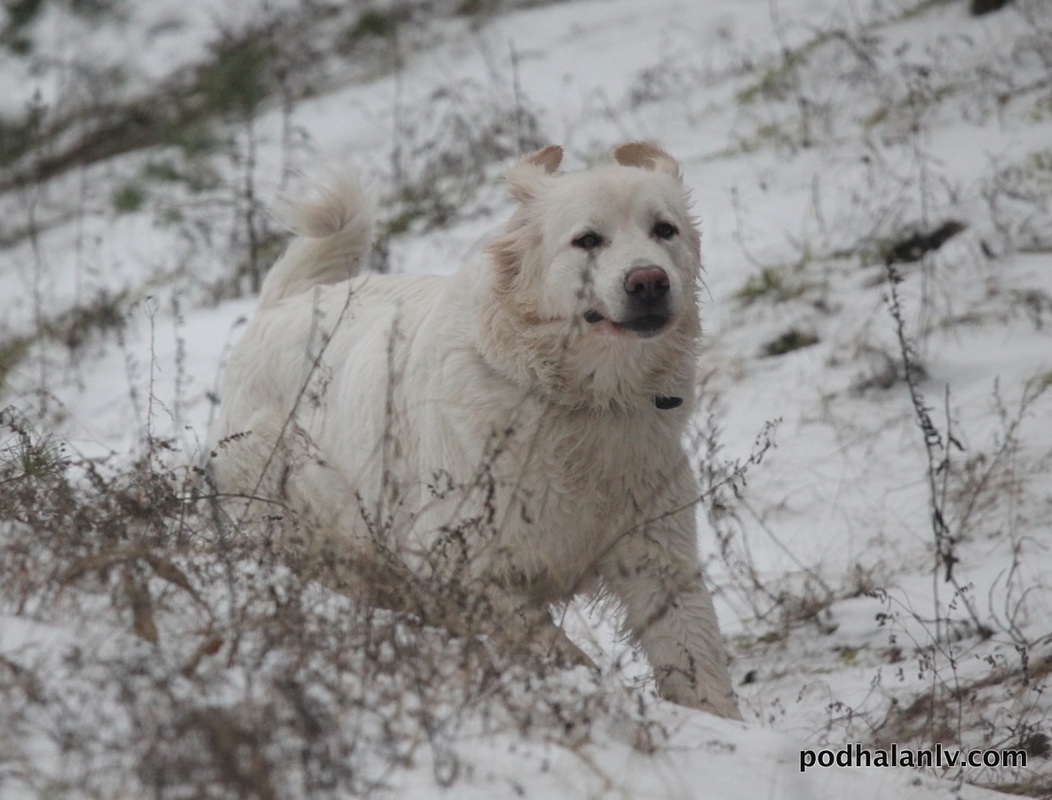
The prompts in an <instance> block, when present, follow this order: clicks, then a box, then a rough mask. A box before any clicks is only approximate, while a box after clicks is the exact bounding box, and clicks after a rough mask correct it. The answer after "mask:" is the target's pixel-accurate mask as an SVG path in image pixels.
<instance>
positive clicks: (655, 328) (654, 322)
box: [584, 309, 672, 337]
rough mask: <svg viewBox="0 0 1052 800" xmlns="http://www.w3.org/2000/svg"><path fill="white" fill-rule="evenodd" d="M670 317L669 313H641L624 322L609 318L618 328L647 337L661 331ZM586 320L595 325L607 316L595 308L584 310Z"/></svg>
mask: <svg viewBox="0 0 1052 800" xmlns="http://www.w3.org/2000/svg"><path fill="white" fill-rule="evenodd" d="M670 319H672V317H670V316H669V315H668V314H641V315H640V316H638V317H632V318H631V319H626V320H624V321H623V322H614V321H613V320H609V322H610V324H611V325H612V326H613V327H614V328H615V329H617V330H626V331H632V333H635V334H638V335H639V336H643V337H647V336H654V335H655V334H657V333H660V332H661V330H662V329H663V328H664V327H665V326H666V325H668V323H669V320H670ZM584 321H585V322H587V323H588V324H589V325H595V324H596V323H599V322H603V321H606V317H604V316H603V315H602V314H600V313H599V312H598V311H596V310H595V309H589V310H588V311H585V312H584Z"/></svg>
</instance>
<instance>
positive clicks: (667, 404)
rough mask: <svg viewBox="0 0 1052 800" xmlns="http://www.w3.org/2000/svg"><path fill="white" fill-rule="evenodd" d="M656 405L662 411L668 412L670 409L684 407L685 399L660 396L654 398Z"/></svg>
mask: <svg viewBox="0 0 1052 800" xmlns="http://www.w3.org/2000/svg"><path fill="white" fill-rule="evenodd" d="M654 405H655V406H657V407H658V409H659V410H661V411H668V410H669V409H670V408H679V407H680V406H681V405H683V398H682V397H670V396H668V395H664V394H659V395H655V397H654Z"/></svg>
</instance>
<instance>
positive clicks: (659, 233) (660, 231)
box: [651, 222, 679, 239]
mask: <svg viewBox="0 0 1052 800" xmlns="http://www.w3.org/2000/svg"><path fill="white" fill-rule="evenodd" d="M651 233H653V234H654V235H655V236H656V237H657V238H659V239H671V238H672V237H673V236H675V235H676V234H677V233H679V228H677V227H676V226H675V225H673V224H672V223H671V222H655V223H654V230H653V231H651Z"/></svg>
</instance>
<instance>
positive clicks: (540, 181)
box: [508, 144, 563, 203]
mask: <svg viewBox="0 0 1052 800" xmlns="http://www.w3.org/2000/svg"><path fill="white" fill-rule="evenodd" d="M562 160H563V149H562V148H561V147H559V145H557V144H550V145H548V146H547V147H542V148H541V149H540V150H534V151H533V152H532V153H528V154H526V155H524V156H523V157H522V158H520V159H519V160H518V161H517V162H516V163H515V165H514V166H513V167H512V168H511V169H509V170H508V191H509V192H511V196H512V197H514V198H515V199H516V200H518V201H519V202H520V203H525V202H528V201H529V200H532V199H533V198H534V197H536V196H537V194H538V193H539V191H540V189H541V187H542V186H543V185H544V183H545V181H546V180H548V177H549V176H550V175H552V174H553V173H554V172H555V171H556V170H557V169H558V168H559V164H561V163H562Z"/></svg>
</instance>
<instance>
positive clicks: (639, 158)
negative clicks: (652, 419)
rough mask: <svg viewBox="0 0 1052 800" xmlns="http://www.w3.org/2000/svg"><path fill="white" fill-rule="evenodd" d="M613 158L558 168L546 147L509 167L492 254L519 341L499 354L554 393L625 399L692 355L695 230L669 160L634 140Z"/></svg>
mask: <svg viewBox="0 0 1052 800" xmlns="http://www.w3.org/2000/svg"><path fill="white" fill-rule="evenodd" d="M613 155H614V161H615V163H614V164H610V165H607V166H602V167H598V168H595V169H591V170H587V171H584V172H578V173H563V172H559V171H558V167H559V164H560V162H561V160H562V149H561V148H560V147H558V146H554V145H553V146H549V147H546V148H544V149H542V150H538V151H536V152H535V153H531V154H530V155H527V156H526V157H524V158H523V159H521V160H520V161H519V162H518V163H517V164H515V165H514V166H513V167H512V168H511V169H510V170H509V172H508V186H509V190H510V192H511V194H512V197H514V198H515V200H517V201H518V204H519V205H518V208H517V209H516V211H515V213H514V214H513V216H512V218H511V220H510V221H509V223H508V225H507V227H506V228H505V230H504V232H503V233H502V234H501V235H500V236H498V237H497V238H496V239H495V240H494V242H493V244H492V245H491V247H490V252H491V254H492V256H493V262H494V268H495V269H496V275H495V277H494V286H495V290H496V294H497V303H498V305H500V306H501V307H502V308H503V309H504V312H505V313H503V314H502V315H501V316H502V319H501V321H500V325H502V326H504V327H505V328H508V329H511V330H514V331H515V336H516V337H517V338H518V339H519V340H520V346H519V352H518V353H516V354H510V353H507V352H506V353H504V354H501V355H500V357H499V359H498V360H501V361H502V362H507V361H508V360H509V358H510V357H511V355H517V356H519V357H520V361H521V360H522V359H526V360H527V361H529V366H530V370H531V372H532V373H533V374H532V375H530V376H526V377H527V379H528V380H531V381H533V382H537V380H540V382H541V383H542V384H546V386H545V388H548V389H550V390H555V391H556V392H557V393H561V394H563V395H567V393H569V394H573V393H574V391H575V390H576V391H577V392H578V393H580V392H582V391H583V392H584V393H585V394H587V393H588V392H589V391H590V392H591V394H592V395H594V398H592V399H599V400H600V402H606V401H610V400H612V401H614V402H617V403H618V404H625V403H629V402H630V398H629V397H628V395H630V394H633V393H634V391H633V390H638V391H639V392H641V393H642V394H645V393H646V392H650V391H653V390H660V388H661V387H658V386H657V384H659V383H661V381H663V380H664V381H666V382H667V380H668V378H667V376H665V377H662V375H663V373H666V372H670V371H676V370H677V369H679V365H680V362H681V361H683V359H684V357H688V358H689V356H690V354H691V353H692V352H693V349H694V347H693V345H694V343H695V341H696V339H697V337H698V335H699V333H700V327H699V323H698V313H697V292H698V286H699V281H700V271H701V261H700V238H699V235H698V230H697V227H696V224H695V222H694V219H693V218H692V216H691V213H690V203H689V198H688V193H687V191H686V189H685V188H684V185H683V181H682V178H681V175H680V169H679V165H678V164H677V163H676V161H675V159H673V158H672V156H670V155H669V154H668V153H666V152H665V151H663V150H661V149H659V148H657V147H655V146H653V145H650V144H646V143H642V142H636V143H632V144H626V145H623V146H622V147H619V148H617V149H616V150H614V153H613ZM490 335H491V337H492V336H494V335H495V336H500V332H499V331H495V330H491V332H490ZM509 344H510V343H509ZM531 359H532V360H531ZM491 360H492V359H491ZM502 365H506V364H503V363H502ZM604 393H605V394H606V395H611V397H607V398H605V399H604V398H603V397H602V395H604ZM613 395H618V396H617V397H613ZM586 400H587V398H586ZM580 401H581V400H580V398H576V399H574V400H572V402H580Z"/></svg>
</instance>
